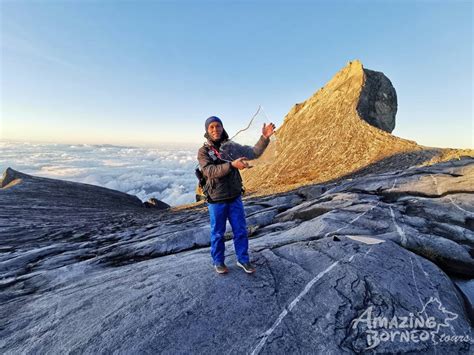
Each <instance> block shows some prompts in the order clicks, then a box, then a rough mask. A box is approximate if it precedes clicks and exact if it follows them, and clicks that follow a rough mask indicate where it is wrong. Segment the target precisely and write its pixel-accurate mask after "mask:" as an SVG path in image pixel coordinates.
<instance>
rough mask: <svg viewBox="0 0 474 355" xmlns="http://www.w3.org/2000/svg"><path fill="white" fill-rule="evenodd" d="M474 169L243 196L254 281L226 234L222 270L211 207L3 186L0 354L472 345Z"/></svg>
mask: <svg viewBox="0 0 474 355" xmlns="http://www.w3.org/2000/svg"><path fill="white" fill-rule="evenodd" d="M23 177H24V178H25V180H28V178H27V176H26V177H25V176H23ZM473 177H474V159H472V158H463V159H460V160H457V159H456V160H453V161H449V162H444V163H438V164H435V165H431V166H426V167H414V168H409V169H404V170H399V171H394V172H390V173H385V174H369V175H365V176H361V177H357V178H354V179H348V180H341V181H338V182H331V183H325V184H316V185H308V186H304V187H301V188H298V189H296V190H294V191H291V192H286V193H282V194H277V195H271V196H266V197H253V198H247V199H245V201H244V203H245V209H246V214H247V222H248V230H249V235H250V237H251V240H250V253H251V257H252V260H253V261H254V263H255V264H256V266H257V273H256V274H255V275H252V276H249V275H246V274H244V273H243V272H242V271H241V270H240V269H239V268H237V267H236V266H235V257H234V252H233V249H232V241H228V242H227V243H226V247H227V251H226V255H227V259H226V260H227V263H228V265H229V266H230V273H229V274H228V275H226V276H220V275H217V274H216V273H215V272H214V271H213V268H212V266H211V260H210V256H209V218H208V214H207V210H206V208H205V207H203V206H202V205H195V206H193V207H188V208H173V209H169V210H164V211H156V210H154V209H148V208H141V207H139V208H134V207H132V208H127V209H124V210H120V209H116V208H111V206H112V205H100V204H96V205H93V206H91V207H90V208H86V207H85V206H86V204H87V203H88V202H87V201H88V199H87V198H86V200H85V201H78V199H80V198H81V197H80V195H78V196H76V197H75V198H74V199H68V198H67V197H65V200H64V203H62V204H58V203H57V200H56V197H54V196H52V195H53V194H47V193H45V194H44V195H43V196H42V199H41V201H39V200H38V199H37V195H35V193H36V192H37V191H41V190H43V189H45V188H47V189H49V191H54V188H55V186H58V187H59V188H60V187H61V186H63V185H62V184H63V182H62V181H57V180H53V179H47V180H46V179H40V178H38V179H29V180H28V183H18V184H15V185H10V186H9V187H8V186H7V188H0V211H1V213H0V250H1V251H2V253H1V254H0V280H1V282H0V301H1V303H2V307H1V308H0V321H1V324H2V327H0V350H1V352H2V353H38V352H39V353H53V354H54V353H64V352H80V353H83V352H86V353H92V352H94V353H95V352H106V353H108V352H121V353H162V352H163V353H223V352H225V353H248V354H259V353H268V354H270V353H289V352H291V353H295V352H296V353H360V352H363V351H365V350H366V349H367V348H372V350H371V351H373V352H377V353H405V352H409V353H418V352H426V353H443V354H447V353H465V354H469V353H472V349H473V345H472V344H471V342H472V339H474V332H473V328H472V324H474V323H470V321H471V322H474V319H472V318H471V320H470V317H472V315H473V314H474V313H473V309H472V305H473V304H474V300H473V299H472V280H473V278H474V252H473V250H474V223H473V221H474V203H473V199H472V196H473V193H474V190H473V188H474V184H473ZM23 182H24V181H23ZM70 184H72V185H74V184H75V183H70ZM75 185H76V187H77V189H78V190H80V189H82V188H85V187H84V185H83V184H75ZM48 196H52V199H51V200H49V197H48ZM39 202H41V203H39ZM130 204H131V205H134V202H133V200H132V201H131V203H130ZM76 206H83V207H82V208H76V209H75V213H74V216H71V214H70V211H72V210H73V209H74V208H75V207H76ZM228 236H229V237H231V232H230V229H229V232H228ZM451 277H455V279H454V280H455V282H453V279H452V278H451ZM456 284H457V285H458V286H456ZM410 317H411V319H415V318H416V319H417V322H418V323H417V324H418V326H415V325H411V326H410V325H409V326H405V327H403V326H402V325H401V322H403V321H404V320H405V321H406V320H407V319H410ZM428 319H430V321H429V323H428ZM373 322H377V324H381V325H380V326H375V327H374V326H373V325H374V324H373ZM384 322H392V328H389V327H388V326H385V327H384V326H383V324H384ZM394 322H395V323H397V324H396V325H393V324H395V323H394ZM412 323H413V322H412ZM421 323H423V324H422V325H420V324H421ZM413 324H414V323H413ZM402 333H403V335H402ZM387 336H389V337H391V338H389V340H387V339H386V337H387ZM406 337H408V338H406ZM406 339H408V340H406ZM413 339H414V340H413ZM420 339H421V340H420Z"/></svg>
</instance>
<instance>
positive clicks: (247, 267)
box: [237, 261, 257, 274]
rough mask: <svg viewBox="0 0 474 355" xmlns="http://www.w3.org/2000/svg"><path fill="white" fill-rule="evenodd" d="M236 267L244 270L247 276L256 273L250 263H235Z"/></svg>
mask: <svg viewBox="0 0 474 355" xmlns="http://www.w3.org/2000/svg"><path fill="white" fill-rule="evenodd" d="M237 266H240V267H241V268H242V269H244V271H245V272H246V273H247V274H253V273H254V272H255V271H257V270H256V269H255V268H254V267H253V265H252V264H250V263H245V264H241V263H240V262H238V261H237Z"/></svg>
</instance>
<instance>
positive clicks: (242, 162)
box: [231, 157, 250, 170]
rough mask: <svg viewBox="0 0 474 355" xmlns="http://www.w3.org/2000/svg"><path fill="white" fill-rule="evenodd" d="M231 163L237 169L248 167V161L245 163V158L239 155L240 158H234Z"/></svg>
mask: <svg viewBox="0 0 474 355" xmlns="http://www.w3.org/2000/svg"><path fill="white" fill-rule="evenodd" d="M231 164H232V166H233V167H234V168H236V169H239V170H242V169H245V168H249V167H250V166H249V163H247V158H246V157H241V158H238V159H235V160H234V161H233V162H232V163H231Z"/></svg>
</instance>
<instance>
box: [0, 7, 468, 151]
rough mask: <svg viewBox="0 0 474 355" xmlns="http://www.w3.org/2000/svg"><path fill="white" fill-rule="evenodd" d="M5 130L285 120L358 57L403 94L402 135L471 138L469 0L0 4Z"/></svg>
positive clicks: (146, 130)
mask: <svg viewBox="0 0 474 355" xmlns="http://www.w3.org/2000/svg"><path fill="white" fill-rule="evenodd" d="M0 7H1V28H0V29H1V33H0V35H1V37H0V45H1V58H0V59H1V71H0V76H1V93H0V95H1V96H0V97H1V111H0V113H1V119H0V139H3V140H15V141H30V142H31V141H33V142H34V141H40V142H56V143H95V144H106V143H109V144H134V145H154V144H159V143H169V142H175V143H184V142H190V143H199V142H202V141H203V137H202V135H203V133H204V120H205V119H206V118H207V117H208V116H210V115H217V116H219V117H221V118H222V119H223V121H224V126H225V128H226V130H227V131H228V132H229V134H231V135H232V132H235V131H236V130H238V129H240V128H242V127H243V126H245V125H246V124H247V123H248V121H249V119H250V118H251V116H252V114H253V113H254V112H255V111H256V109H257V108H258V106H259V105H262V106H263V107H264V108H265V112H266V113H267V114H268V116H269V117H270V119H271V120H272V121H273V122H275V124H276V125H277V127H278V126H279V125H281V123H282V122H283V118H284V116H285V115H286V114H287V112H288V111H289V110H290V109H291V107H292V106H293V105H294V104H295V103H297V102H301V101H304V100H306V99H307V98H308V97H310V96H311V95H312V94H313V93H314V92H316V91H317V90H318V89H319V88H320V87H322V86H324V85H325V83H326V82H327V81H328V80H330V79H331V77H332V76H333V75H334V74H335V73H336V72H337V71H339V70H340V69H341V68H342V67H344V66H345V65H346V64H347V63H348V62H349V61H351V60H354V59H359V60H361V62H362V63H363V64H364V67H366V68H368V69H372V70H377V71H382V72H384V73H385V75H387V76H388V77H389V79H390V80H391V81H392V83H393V85H394V87H395V89H396V90H397V96H398V113H397V119H396V122H397V123H396V128H395V130H394V132H393V134H395V135H397V136H399V137H403V138H407V139H412V140H415V141H417V142H418V143H419V144H422V145H427V146H438V147H456V148H472V147H473V135H474V131H473V119H472V97H473V95H472V94H473V90H472V83H473V81H472V62H473V51H472V40H473V38H472V37H473V35H472V33H473V27H472V18H473V6H472V3H471V1H444V2H440V1H307V2H302V1H93V0H92V1H91V0H88V1H74V2H73V1H47V0H44V1H0Z"/></svg>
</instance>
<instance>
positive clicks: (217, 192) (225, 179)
mask: <svg viewBox="0 0 474 355" xmlns="http://www.w3.org/2000/svg"><path fill="white" fill-rule="evenodd" d="M205 137H206V138H207V144H204V145H203V146H202V147H201V148H200V149H199V152H198V161H199V166H200V168H201V170H202V172H203V174H204V176H205V177H206V180H207V181H206V186H205V187H204V189H203V190H204V191H205V192H207V194H208V196H209V200H208V202H210V203H213V202H225V201H230V200H233V199H234V198H236V197H238V196H240V194H241V193H242V177H241V176H240V172H239V169H237V168H234V167H233V166H232V164H231V163H230V162H227V161H224V160H221V159H219V158H218V157H216V159H215V160H214V159H213V158H212V155H213V154H212V153H211V154H209V151H210V149H211V148H210V147H211V146H213V147H214V148H216V149H217V150H218V151H219V148H221V146H222V145H223V144H225V143H226V146H225V147H226V152H227V153H229V150H230V155H231V156H232V157H235V159H237V158H240V157H246V158H247V159H248V160H252V159H256V158H258V157H259V156H260V155H262V153H263V152H264V151H265V149H266V148H267V146H268V143H269V142H270V139H269V138H265V137H264V136H263V135H262V136H261V137H260V139H259V140H258V142H257V144H255V146H254V147H251V146H248V145H240V144H238V143H235V142H232V141H229V139H228V135H227V133H225V131H224V133H223V137H224V139H223V140H222V141H218V142H213V141H212V140H211V139H210V138H209V136H208V135H207V134H206V135H205ZM226 156H227V154H226ZM233 160H234V159H233Z"/></svg>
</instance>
